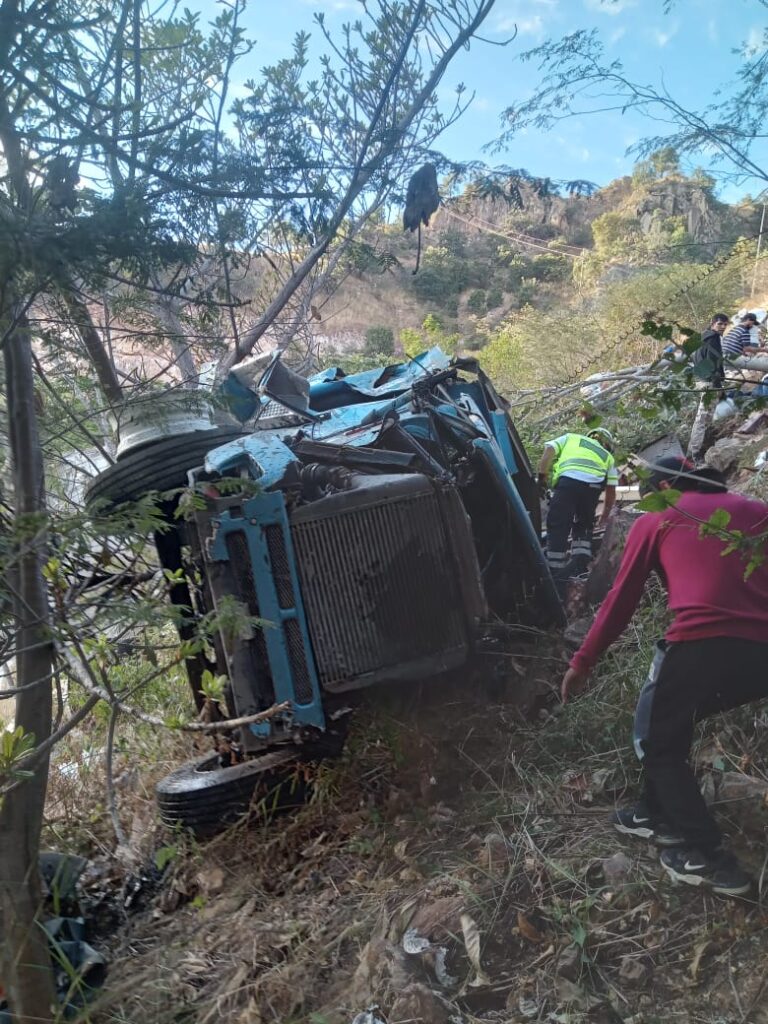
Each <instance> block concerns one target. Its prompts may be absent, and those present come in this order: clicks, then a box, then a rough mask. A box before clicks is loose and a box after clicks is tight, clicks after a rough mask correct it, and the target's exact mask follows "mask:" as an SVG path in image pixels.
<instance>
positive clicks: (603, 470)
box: [547, 434, 619, 487]
mask: <svg viewBox="0 0 768 1024" xmlns="http://www.w3.org/2000/svg"><path fill="white" fill-rule="evenodd" d="M547 447H548V448H554V449H555V453H556V455H557V459H556V460H555V464H554V466H553V467H552V484H553V486H554V485H555V484H556V483H557V481H558V480H559V479H560V477H561V476H568V477H571V478H572V479H574V480H583V481H584V482H585V483H590V484H607V485H608V486H609V487H615V486H616V484H618V482H619V474H618V472H617V470H616V463H615V462H614V460H613V456H612V455H611V453H610V452H609V451H608V450H607V449H606V448H603V446H602V445H601V444H598V442H597V441H596V440H595V439H594V438H593V437H584V435H583V434H563V435H562V436H561V437H556V438H555V439H554V441H547Z"/></svg>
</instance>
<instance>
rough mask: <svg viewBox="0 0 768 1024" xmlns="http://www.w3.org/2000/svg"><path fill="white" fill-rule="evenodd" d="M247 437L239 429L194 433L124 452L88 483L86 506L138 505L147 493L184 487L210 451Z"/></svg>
mask: <svg viewBox="0 0 768 1024" xmlns="http://www.w3.org/2000/svg"><path fill="white" fill-rule="evenodd" d="M249 433H250V432H249V431H244V430H243V429H242V427H215V428H214V429H213V430H195V431H192V432H191V433H189V434H179V435H177V436H176V437H164V438H162V439H161V440H159V441H155V442H153V443H152V444H147V445H143V446H142V447H141V448H137V449H136V450H135V451H130V452H126V453H125V455H123V456H122V457H121V458H120V459H119V460H118V461H117V462H116V463H115V464H114V465H113V466H109V467H108V468H107V469H105V470H104V472H103V473H99V475H98V476H97V477H94V479H93V480H91V482H90V483H89V484H88V486H87V488H86V490H85V501H86V505H87V506H89V507H92V506H94V505H96V504H101V505H102V506H106V507H107V508H109V507H112V506H114V505H119V504H121V502H124V501H137V500H138V499H139V498H141V497H142V496H143V495H145V494H147V493H148V492H149V491H169V490H172V489H173V488H175V487H184V486H185V484H186V482H187V471H188V470H190V469H194V467H195V466H200V465H202V463H203V460H204V459H205V456H206V454H207V453H208V452H209V451H211V449H212V448H217V447H218V446H219V445H221V444H226V443H227V441H235V440H237V438H239V437H248V436H249Z"/></svg>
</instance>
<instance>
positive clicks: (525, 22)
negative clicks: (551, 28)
mask: <svg viewBox="0 0 768 1024" xmlns="http://www.w3.org/2000/svg"><path fill="white" fill-rule="evenodd" d="M495 27H496V31H497V32H514V31H515V29H517V34H518V35H521V36H542V35H544V19H543V18H542V16H541V15H540V14H533V15H531V16H530V17H528V18H515V17H512V16H511V15H510V16H509V17H506V18H501V19H500V20H499V21H497V22H496V26H495Z"/></svg>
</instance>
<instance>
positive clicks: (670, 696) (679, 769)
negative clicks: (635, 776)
mask: <svg viewBox="0 0 768 1024" xmlns="http://www.w3.org/2000/svg"><path fill="white" fill-rule="evenodd" d="M764 697H768V643H758V642H757V641H754V640H738V639H735V638H733V637H715V638H713V639H709V640H689V641H687V642H685V643H674V644H664V643H661V644H659V646H658V649H657V654H656V657H655V658H654V660H653V664H652V666H651V671H650V673H649V675H648V679H647V681H646V683H645V686H644V687H643V689H642V691H641V692H640V699H639V700H638V703H637V710H636V712H635V728H634V741H635V751H636V753H637V756H638V757H639V758H640V759H641V761H642V765H643V777H644V784H645V794H644V799H645V802H646V804H647V807H648V811H649V813H650V815H651V818H652V819H654V820H655V821H658V822H662V821H663V822H664V823H665V824H667V825H669V826H671V827H672V828H674V829H675V831H678V832H680V833H681V834H682V836H683V838H684V839H685V840H686V842H687V843H689V844H690V845H691V846H696V847H699V849H703V850H704V851H705V852H706V851H707V850H712V849H716V848H717V847H718V846H719V845H720V841H721V835H720V829H719V828H718V827H717V824H716V823H715V821H714V819H713V818H712V816H711V815H710V813H709V811H708V810H707V806H706V804H705V803H704V798H703V797H702V795H701V791H700V790H699V787H698V784H697V782H696V778H695V776H694V774H693V770H692V768H691V766H690V764H689V763H688V756H689V754H690V748H691V741H692V739H693V728H694V725H695V723H696V722H698V721H700V720H701V719H702V718H707V717H708V716H709V715H714V714H716V713H717V712H719V711H727V710H728V709H729V708H735V707H739V706H740V705H742V704H749V703H751V702H752V701H756V700H761V699H762V698H764Z"/></svg>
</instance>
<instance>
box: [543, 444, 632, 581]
mask: <svg viewBox="0 0 768 1024" xmlns="http://www.w3.org/2000/svg"><path fill="white" fill-rule="evenodd" d="M612 450H613V438H612V437H611V434H610V432H609V431H607V430H605V429H604V428H602V427H596V428H595V429H594V430H590V431H589V433H588V434H586V435H584V434H563V435H562V436H561V437H556V438H555V439H554V440H552V441H547V442H546V443H545V445H544V453H543V454H542V456H541V462H540V463H539V489H540V491H541V492H542V495H543V494H545V493H546V489H547V482H548V480H549V477H550V471H551V474H552V488H553V490H552V500H551V501H550V503H549V509H548V511H547V561H548V562H549V567H550V569H551V570H552V573H553V575H555V576H559V577H561V578H562V577H563V576H564V575H565V571H566V567H568V568H569V569H575V570H583V569H585V568H586V565H587V562H589V560H590V558H591V557H592V532H593V530H594V525H595V511H596V509H597V504H598V502H599V501H600V495H601V493H602V491H603V488H605V503H604V506H603V514H602V518H601V522H604V521H605V520H606V519H607V518H608V513H609V512H610V511H611V509H612V508H613V503H614V501H615V500H616V485H617V484H618V482H619V475H618V472H617V470H616V463H615V462H614V460H613V455H612V454H611V452H612ZM571 533H572V534H573V536H572V540H571V559H572V562H571V563H569V560H568V537H569V536H570V535H571Z"/></svg>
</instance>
